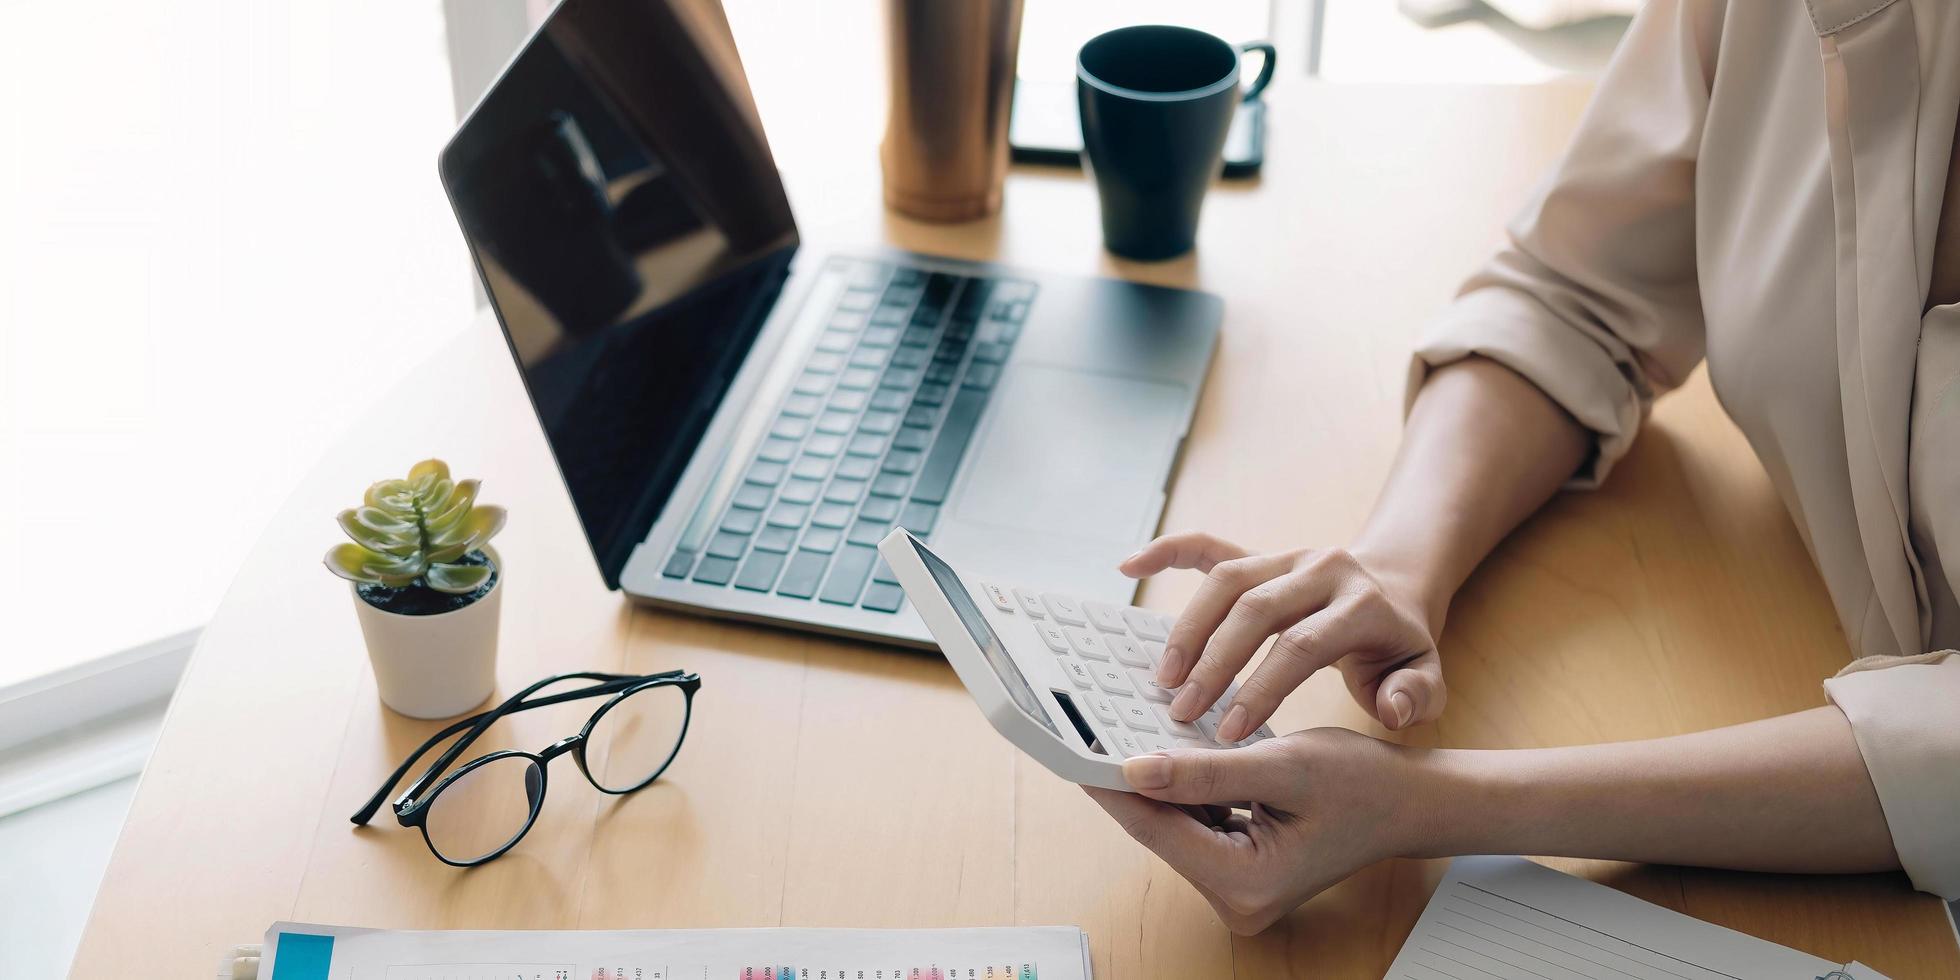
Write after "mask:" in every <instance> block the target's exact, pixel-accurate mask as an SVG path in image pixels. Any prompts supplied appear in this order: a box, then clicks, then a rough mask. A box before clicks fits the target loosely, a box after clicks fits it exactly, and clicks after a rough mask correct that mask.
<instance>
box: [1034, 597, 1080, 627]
mask: <svg viewBox="0 0 1960 980" xmlns="http://www.w3.org/2000/svg"><path fill="white" fill-rule="evenodd" d="M1041 602H1042V605H1045V606H1047V607H1048V611H1049V612H1050V613H1053V614H1054V616H1055V618H1056V619H1058V620H1061V621H1062V622H1063V623H1066V624H1068V625H1070V626H1087V625H1089V620H1088V619H1087V618H1085V617H1084V615H1083V613H1082V604H1081V603H1079V602H1076V601H1075V600H1074V599H1071V598H1069V597H1067V596H1060V595H1056V594H1055V593H1053V592H1043V593H1042V594H1041Z"/></svg>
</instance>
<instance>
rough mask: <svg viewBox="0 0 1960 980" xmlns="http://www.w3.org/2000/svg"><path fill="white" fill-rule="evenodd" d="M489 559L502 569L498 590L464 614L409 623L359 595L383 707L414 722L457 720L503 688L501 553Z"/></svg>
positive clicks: (456, 612) (486, 550)
mask: <svg viewBox="0 0 1960 980" xmlns="http://www.w3.org/2000/svg"><path fill="white" fill-rule="evenodd" d="M483 553H484V554H486V555H488V556H489V557H490V563H491V564H492V565H493V566H495V567H496V569H497V581H496V584H494V585H492V586H491V587H490V592H489V594H488V595H485V596H484V597H483V598H481V599H478V600H476V601H475V602H472V603H470V604H469V605H467V606H464V607H463V608H461V609H454V610H451V611H449V612H446V613H437V614H435V615H433V616H404V615H402V614H400V613H392V612H387V611H385V610H381V609H377V608H375V607H374V606H371V605H369V604H368V603H367V601H366V600H364V599H362V598H361V596H360V593H359V592H358V591H357V592H354V593H353V596H354V610H355V612H356V613H358V614H359V616H360V620H361V635H362V636H363V637H365V638H366V639H367V651H368V661H369V662H370V663H372V664H373V665H374V684H375V687H376V688H378V689H379V690H380V692H381V703H383V704H385V705H387V706H388V707H390V708H393V709H394V710H396V711H398V712H400V713H402V714H405V715H407V716H409V717H410V718H450V717H454V716H456V715H460V714H462V713H463V712H465V711H468V710H470V709H471V708H474V707H476V706H477V705H479V704H482V703H483V702H484V699H486V698H488V697H489V696H490V692H491V691H492V690H494V689H495V688H496V686H497V619H498V610H499V609H501V608H502V606H503V600H504V563H503V559H502V558H500V557H498V555H497V549H495V548H492V547H490V546H488V545H485V546H484V548H483ZM353 588H358V586H355V587H353Z"/></svg>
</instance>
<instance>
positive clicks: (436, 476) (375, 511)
mask: <svg viewBox="0 0 1960 980" xmlns="http://www.w3.org/2000/svg"><path fill="white" fill-rule="evenodd" d="M480 485H481V483H480V481H477V480H451V479H450V478H449V464H447V463H444V462H443V461H442V460H439V459H425V460H423V461H422V462H420V463H417V464H415V465H414V466H413V467H412V468H410V469H409V471H408V478H407V479H405V480H382V481H381V482H379V483H376V484H374V485H373V486H371V487H368V489H367V495H366V497H365V499H364V500H363V501H362V503H361V506H359V507H351V508H348V509H347V510H343V511H341V512H340V514H339V516H338V518H337V520H338V521H339V522H340V529H341V530H343V531H346V532H347V536H348V537H349V538H352V539H353V540H352V541H351V542H349V543H346V544H340V545H336V546H334V548H333V549H332V550H330V551H328V552H327V560H326V563H327V570H328V571H330V572H332V573H334V574H335V575H338V576H340V577H341V578H344V579H346V580H348V581H350V582H355V583H360V584H364V585H387V586H393V587H396V588H400V587H403V586H411V585H418V584H419V585H426V586H428V587H429V588H431V589H434V590H436V591H437V592H447V593H450V594H452V595H461V594H465V593H469V592H473V591H475V590H477V589H478V588H481V587H482V586H483V584H484V583H485V582H488V581H489V580H490V575H491V573H492V569H491V568H490V566H489V565H488V564H480V565H479V564H457V563H456V562H457V560H458V559H460V558H462V557H463V556H464V555H467V554H469V553H470V552H472V551H474V550H476V549H477V548H480V547H482V546H483V543H484V542H486V541H489V540H490V539H491V537H493V536H494V535H496V533H497V532H498V531H501V530H503V528H504V517H505V515H504V509H503V508H502V507H497V506H492V505H481V506H479V505H478V504H477V502H476V492H477V488H478V487H479V486H480Z"/></svg>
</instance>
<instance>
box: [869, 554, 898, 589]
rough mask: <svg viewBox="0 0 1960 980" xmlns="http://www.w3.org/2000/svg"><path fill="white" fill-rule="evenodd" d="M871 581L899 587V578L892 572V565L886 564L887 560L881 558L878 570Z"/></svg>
mask: <svg viewBox="0 0 1960 980" xmlns="http://www.w3.org/2000/svg"><path fill="white" fill-rule="evenodd" d="M871 581H873V582H883V583H884V584H886V585H897V584H898V576H897V575H896V574H894V573H893V572H892V567H891V566H890V565H887V564H885V559H883V558H879V559H878V568H877V569H876V570H875V571H873V572H872V573H871Z"/></svg>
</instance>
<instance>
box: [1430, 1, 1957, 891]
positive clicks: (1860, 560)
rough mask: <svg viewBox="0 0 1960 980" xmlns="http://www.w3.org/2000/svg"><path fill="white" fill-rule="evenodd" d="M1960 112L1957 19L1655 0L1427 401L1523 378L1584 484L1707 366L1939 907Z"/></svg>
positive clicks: (1455, 340) (1950, 682) (1945, 851)
mask: <svg viewBox="0 0 1960 980" xmlns="http://www.w3.org/2000/svg"><path fill="white" fill-rule="evenodd" d="M1936 53H1937V56H1936ZM1957 112H1960V3H1956V2H1954V0H1809V2H1808V3H1807V4H1799V3H1797V2H1796V0H1736V2H1733V3H1730V2H1725V0H1649V2H1648V3H1647V5H1646V7H1645V8H1644V9H1643V10H1642V11H1641V13H1640V15H1639V16H1638V17H1637V18H1636V19H1635V20H1634V22H1633V25H1632V27H1631V28H1630V30H1629V32H1628V34H1627V37H1626V40H1625V41H1624V42H1623V43H1622V45H1621V47H1620V50H1619V52H1618V53H1617V54H1616V55H1615V57H1614V59H1613V63H1612V65H1611V66H1610V67H1609V68H1608V69H1607V71H1606V74H1605V77H1604V79H1603V80H1602V81H1601V84H1600V87H1599V91H1598V94H1597V95H1596V96H1595V97H1594V99H1593V103H1592V105H1591V106H1590V107H1589V108H1588V109H1587V111H1586V114H1585V117H1584V119H1583V120H1582V121H1581V123H1580V126H1579V130H1578V133H1577V135H1576V136H1575V137H1574V138H1573V141H1572V144H1571V146H1570V147H1569V148H1568V150H1567V152H1566V155H1565V157H1564V159H1563V160H1562V161H1561V162H1560V163H1559V165H1558V167H1557V168H1556V169H1555V170H1554V171H1553V172H1552V174H1551V175H1550V176H1549V177H1548V178H1547V179H1546V181H1545V183H1544V184H1543V185H1542V186H1541V187H1540V189H1539V190H1538V191H1537V193H1536V194H1535V195H1534V197H1533V198H1532V199H1531V201H1530V202H1529V203H1528V204H1527V205H1526V206H1525V208H1524V211H1523V213H1522V214H1520V215H1519V216H1518V218H1517V220H1516V221H1515V222H1513V224H1512V225H1511V227H1510V229H1509V235H1508V238H1507V240H1506V242H1505V244H1504V246H1503V247H1502V248H1501V249H1500V250H1499V251H1498V252H1497V254H1496V255H1495V256H1494V257H1493V258H1492V259H1491V260H1490V262H1489V263H1488V264H1487V265H1486V266H1485V267H1484V268H1483V269H1482V270H1480V271H1479V272H1478V273H1477V274H1476V275H1475V276H1473V277H1472V278H1471V279H1470V281H1469V282H1468V283H1466V284H1465V286H1464V288H1463V291H1462V293H1461V294H1460V295H1459V297H1458V299H1457V300H1456V302H1455V303H1454V304H1452V305H1451V306H1450V308H1449V309H1448V310H1447V311H1446V312H1445V314H1444V315H1443V316H1442V317H1441V318H1440V319H1439V320H1438V321H1437V322H1436V323H1435V324H1434V325H1433V326H1432V328H1431V329H1430V330H1429V331H1428V332H1427V335H1426V336H1425V338H1424V340H1423V343H1422V345H1421V347H1420V348H1419V349H1418V351H1417V352H1416V360H1415V365H1414V370H1413V371H1412V375H1411V385H1410V397H1411V398H1412V399H1413V397H1414V391H1415V388H1416V386H1418V385H1420V384H1421V381H1422V378H1423V376H1424V375H1425V373H1426V372H1427V371H1428V370H1430V369H1432V368H1434V367H1437V366H1440V365H1443V364H1447V363H1449V362H1451V361H1454V360H1458V359H1460V358H1463V357H1466V356H1468V355H1470V354H1473V353H1474V354H1480V355H1483V356H1485V357H1488V358H1491V359H1494V360H1497V361H1499V362H1501V363H1503V364H1506V365H1508V366H1509V367H1511V368H1512V369H1513V370H1516V371H1518V372H1519V373H1520V374H1522V375H1524V376H1525V377H1526V378H1529V379H1530V380H1531V381H1532V382H1533V383H1534V384H1536V385H1537V386H1538V387H1539V388H1541V389H1543V390H1544V391H1545V393H1546V394H1547V395H1549V396H1551V397H1552V398H1553V399H1554V400H1556V401H1557V402H1558V403H1559V404H1561V405H1563V406H1564V407H1565V409H1566V410H1567V411H1569V412H1570V413H1571V414H1572V415H1573V417H1574V418H1576V419H1578V420H1579V421H1580V422H1581V423H1582V424H1583V425H1585V426H1586V427H1587V428H1589V429H1591V430H1592V431H1593V432H1594V433H1595V434H1596V437H1597V438H1596V445H1597V449H1596V452H1595V454H1594V456H1593V458H1592V459H1591V461H1590V462H1589V463H1588V464H1587V467H1586V469H1585V470H1584V471H1583V472H1581V473H1580V474H1578V476H1577V477H1576V478H1575V481H1574V483H1575V485H1576V486H1582V487H1583V486H1590V485H1593V484H1596V483H1597V482H1598V481H1599V480H1601V479H1603V478H1605V476H1606V474H1607V472H1608V471H1609V470H1611V469H1612V467H1613V464H1614V462H1615V461H1617V460H1618V459H1619V458H1620V457H1621V456H1622V455H1624V454H1625V453H1626V451H1627V447H1628V445H1629V444H1630V443H1631V442H1632V440H1633V437H1634V434H1635V432H1636V431H1637V430H1638V429H1639V427H1640V423H1641V420H1642V419H1643V418H1644V417H1645V416H1646V414H1647V411H1648V408H1649V407H1650V405H1651V404H1652V401H1653V399H1654V398H1655V397H1656V396H1657V395H1659V394H1661V393H1663V392H1665V391H1667V390H1668V389H1670V388H1673V387H1675V386H1676V385H1679V384H1680V383H1681V382H1682V381H1683V380H1684V379H1685V378H1686V377H1687V375H1688V373H1689V372H1690V371H1691V370H1693V368H1694V367H1695V365H1696V364H1697V363H1699V362H1701V361H1702V359H1703V358H1704V357H1705V358H1706V359H1707V361H1708V370H1709V378H1710V380H1711V381H1712V383H1713V385H1714V388H1715V392H1716V394H1717V395H1718V396H1719V397H1720V398H1721V401H1722V404H1723V406H1724V407H1725V408H1726V409H1727V410H1728V412H1729V413H1730V415H1731V416H1732V417H1733V418H1734V419H1735V421H1736V424H1737V425H1738V426H1739V427H1740V428H1741V429H1742V431H1743V432H1744V433H1745V434H1746V435H1747V436H1748V438H1749V441H1750V443H1751V444H1752V445H1753V446H1754V447H1755V449H1756V452H1757V454H1758V455H1759V456H1760V457H1761V458H1762V462H1763V465H1764V466H1765V467H1766V468H1767V469H1768V471H1769V475H1770V478H1771V480H1772V481H1773V482H1774V483H1775V484H1776V487H1777V490H1778V491H1779V492H1780V493H1781V494H1782V497H1783V501H1784V503H1785V504H1786V505H1787V506H1788V508H1789V510H1790V514H1791V516H1792V517H1793V518H1794V519H1795V521H1796V524H1797V527H1798V528H1799V529H1800V530H1801V531H1802V533H1803V536H1804V540H1805V542H1806V543H1807V544H1808V546H1809V548H1810V552H1811V555H1812V557H1813V558H1814V559H1815V560H1816V562H1817V565H1818V567H1819V568H1820V569H1821V570H1822V572H1823V576H1824V581H1825V583H1826V585H1827V586H1828V587H1829V589H1830V593H1831V599H1832V601H1833V603H1834V604H1835V605H1836V607H1837V614H1838V617H1839V619H1840V620H1841V621H1842V622H1843V624H1844V629H1845V633H1846V635H1847V636H1848V637H1850V639H1851V642H1852V644H1853V645H1854V647H1855V649H1856V651H1857V652H1858V654H1859V655H1860V656H1861V657H1862V659H1859V660H1857V661H1855V662H1853V663H1852V665H1851V666H1849V667H1847V668H1846V669H1845V671H1844V672H1842V673H1840V674H1839V675H1838V676H1837V677H1835V678H1833V679H1830V680H1827V681H1826V682H1825V689H1826V691H1827V693H1828V695H1829V697H1830V699H1831V700H1832V701H1833V702H1834V703H1835V704H1836V705H1837V706H1838V707H1839V708H1841V709H1842V710H1843V711H1844V713H1845V716H1846V717H1847V718H1849V719H1850V721H1851V725H1852V729H1853V731H1854V732H1855V733H1856V737H1857V740H1858V746H1859V749H1860V751H1861V752H1862V753H1863V755H1864V759H1865V764H1866V766H1867V768H1868V769H1869V770H1870V772H1871V776H1872V782H1873V784H1874V785H1875V786H1876V787H1877V790H1878V796H1879V801H1880V803H1881V805H1882V806H1883V807H1884V810H1885V818H1886V822H1887V824H1888V825H1889V827H1890V829H1891V833H1892V841H1893V844H1894V846H1895V847H1896V848H1897V850H1898V854H1899V860H1900V862H1901V863H1902V864H1903V865H1904V867H1905V869H1906V871H1907V872H1908V873H1909V874H1910V875H1911V876H1912V880H1913V883H1914V884H1915V885H1917V886H1918V887H1919V888H1921V889H1923V890H1925V891H1930V892H1935V893H1937V894H1940V895H1942V896H1945V897H1947V898H1956V897H1960V655H1955V656H1949V654H1950V653H1952V652H1953V649H1954V648H1956V647H1960V596H1956V593H1955V591H1954V586H1955V585H1956V584H1960V304H1957V305H1950V306H1943V307H1935V308H1933V309H1932V310H1930V311H1927V312H1925V313H1924V314H1923V315H1922V310H1925V304H1926V298H1927V296H1928V284H1929V280H1930V277H1931V268H1932V261H1933V242H1934V239H1935V235H1936V232H1937V231H1938V226H1939V221H1940V213H1941V203H1942V197H1943V196H1944V190H1945V187H1946V177H1947V168H1948V164H1949V162H1950V161H1951V160H1952V159H1953V147H1954V128H1955V117H1956V113H1957ZM1956 213H1960V205H1957V206H1956ZM1943 557H1944V559H1945V560H1944V561H1942V558H1943Z"/></svg>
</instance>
